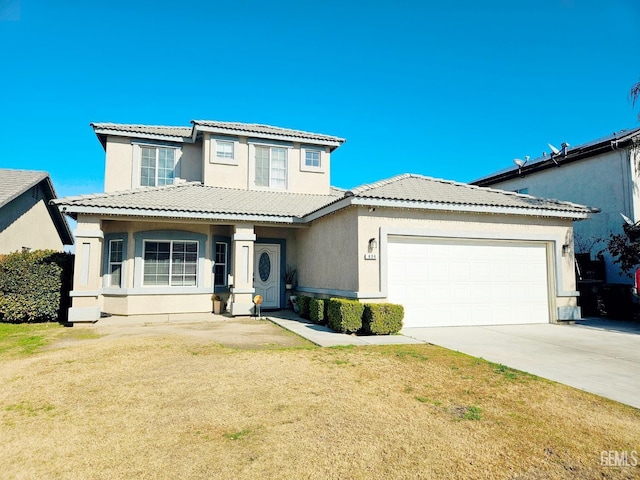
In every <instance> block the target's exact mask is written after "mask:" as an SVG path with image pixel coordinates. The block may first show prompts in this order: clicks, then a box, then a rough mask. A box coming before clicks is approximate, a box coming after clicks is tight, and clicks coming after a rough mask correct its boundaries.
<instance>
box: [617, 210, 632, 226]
mask: <svg viewBox="0 0 640 480" xmlns="http://www.w3.org/2000/svg"><path fill="white" fill-rule="evenodd" d="M620 215H622V218H624V221H625V222H626V224H627V225H630V226H633V225H635V223H633V221H632V220H631V219H630V218H629V217H627V216H626V215H625V214H624V213H621V214H620Z"/></svg>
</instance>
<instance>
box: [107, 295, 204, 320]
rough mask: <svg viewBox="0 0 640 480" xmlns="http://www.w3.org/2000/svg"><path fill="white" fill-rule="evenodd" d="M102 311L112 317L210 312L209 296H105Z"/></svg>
mask: <svg viewBox="0 0 640 480" xmlns="http://www.w3.org/2000/svg"><path fill="white" fill-rule="evenodd" d="M103 308H104V311H106V312H109V313H111V314H113V315H153V314H162V313H164V314H169V313H198V312H200V313H204V312H211V311H212V310H213V305H212V301H211V294H210V293H206V294H196V295H166V294H165V295H131V296H105V298H104V307H103Z"/></svg>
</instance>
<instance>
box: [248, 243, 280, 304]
mask: <svg viewBox="0 0 640 480" xmlns="http://www.w3.org/2000/svg"><path fill="white" fill-rule="evenodd" d="M254 250H255V259H254V263H253V287H254V288H255V290H256V295H262V299H263V300H262V308H280V245H271V244H267V243H256V244H255V249H254Z"/></svg>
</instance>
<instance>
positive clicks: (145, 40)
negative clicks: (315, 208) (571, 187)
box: [0, 0, 640, 196]
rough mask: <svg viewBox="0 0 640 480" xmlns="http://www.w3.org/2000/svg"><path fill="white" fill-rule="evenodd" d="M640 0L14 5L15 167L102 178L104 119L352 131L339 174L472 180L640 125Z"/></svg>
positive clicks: (7, 41) (1, 69)
mask: <svg viewBox="0 0 640 480" xmlns="http://www.w3.org/2000/svg"><path fill="white" fill-rule="evenodd" d="M639 25H640V2H638V0H609V1H606V2H603V1H600V0H536V1H533V0H531V1H526V0H525V1H513V0H487V1H484V2H477V1H473V0H461V1H457V2H447V1H442V2H435V1H433V2H432V1H419V0H413V1H402V0H395V1H391V0H383V1H380V0H367V1H364V0H358V1H348V0H343V1H333V0H330V1H321V2H320V1H317V2H303V1H299V0H298V1H264V0H261V1H252V0H247V1H241V0H238V1H232V0H227V1H200V0H190V1H186V2H177V1H174V2H168V1H160V0H158V1H140V0H127V1H122V0H111V1H100V0H96V1H87V2H84V1H69V0H60V1H56V2H51V1H47V2H44V1H36V0H0V95H1V97H0V98H1V100H0V145H1V150H0V167H2V168H21V169H37V170H46V171H48V172H50V174H51V176H52V178H53V181H54V185H55V187H56V189H57V192H58V194H59V195H60V196H65V195H75V194H81V193H94V192H99V191H101V190H102V187H103V171H104V151H103V150H102V147H101V146H100V144H99V142H98V140H97V139H96V137H95V135H94V134H93V131H92V129H91V128H90V127H89V123H90V122H118V123H143V124H157V125H183V126H189V121H190V120H192V119H207V120H224V121H240V122H255V123H266V124H271V125H276V126H281V127H289V128H296V129H301V130H309V131H313V132H320V133H327V134H332V135H338V136H342V137H345V138H347V143H346V144H344V145H343V146H342V147H341V148H339V149H338V150H337V151H336V153H335V154H334V156H333V157H332V161H333V162H332V183H333V184H334V185H336V186H339V187H352V186H356V185H359V184H362V183H367V182H372V181H375V180H379V179H382V178H387V177H390V176H393V175H396V174H399V173H405V172H413V173H420V174H424V175H429V176H434V177H439V178H447V179H452V180H458V181H471V180H473V179H475V178H478V177H480V176H482V175H485V174H487V173H491V172H493V171H495V170H499V169H502V168H505V167H509V166H511V165H512V159H513V158H514V157H522V156H524V155H531V156H532V157H536V156H539V155H540V154H541V153H542V151H543V150H545V149H546V150H548V147H547V142H550V143H553V144H555V145H556V146H559V145H560V143H562V142H563V141H568V142H569V143H570V144H572V145H577V144H580V143H584V142H587V141H590V140H593V139H595V138H598V137H601V136H603V135H607V134H609V133H611V132H613V131H615V130H619V129H622V128H630V127H634V126H637V125H638V113H639V110H640V109H639V108H638V107H636V109H635V110H634V109H633V108H632V106H631V103H630V101H629V98H628V92H629V89H630V87H631V86H632V85H633V84H634V83H635V82H637V81H639V80H640V62H639V61H638V58H639V54H640V28H639Z"/></svg>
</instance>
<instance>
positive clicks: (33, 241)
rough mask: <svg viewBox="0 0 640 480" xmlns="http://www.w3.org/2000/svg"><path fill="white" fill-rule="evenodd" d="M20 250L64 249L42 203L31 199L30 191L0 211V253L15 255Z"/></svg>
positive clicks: (43, 202) (42, 201)
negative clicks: (12, 253)
mask: <svg viewBox="0 0 640 480" xmlns="http://www.w3.org/2000/svg"><path fill="white" fill-rule="evenodd" d="M22 247H27V248H30V249H32V250H37V249H51V250H62V249H63V248H64V245H63V244H62V240H60V235H59V234H58V231H57V230H56V227H55V225H54V223H53V220H52V219H51V215H50V213H49V210H48V209H47V206H46V204H45V201H44V199H42V198H40V199H39V200H38V199H34V198H33V197H32V195H31V191H30V190H29V191H27V192H25V193H23V194H22V195H20V196H19V197H17V198H15V199H14V200H12V201H11V202H9V203H8V204H7V205H5V206H4V207H2V210H0V253H11V252H15V251H16V250H22Z"/></svg>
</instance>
